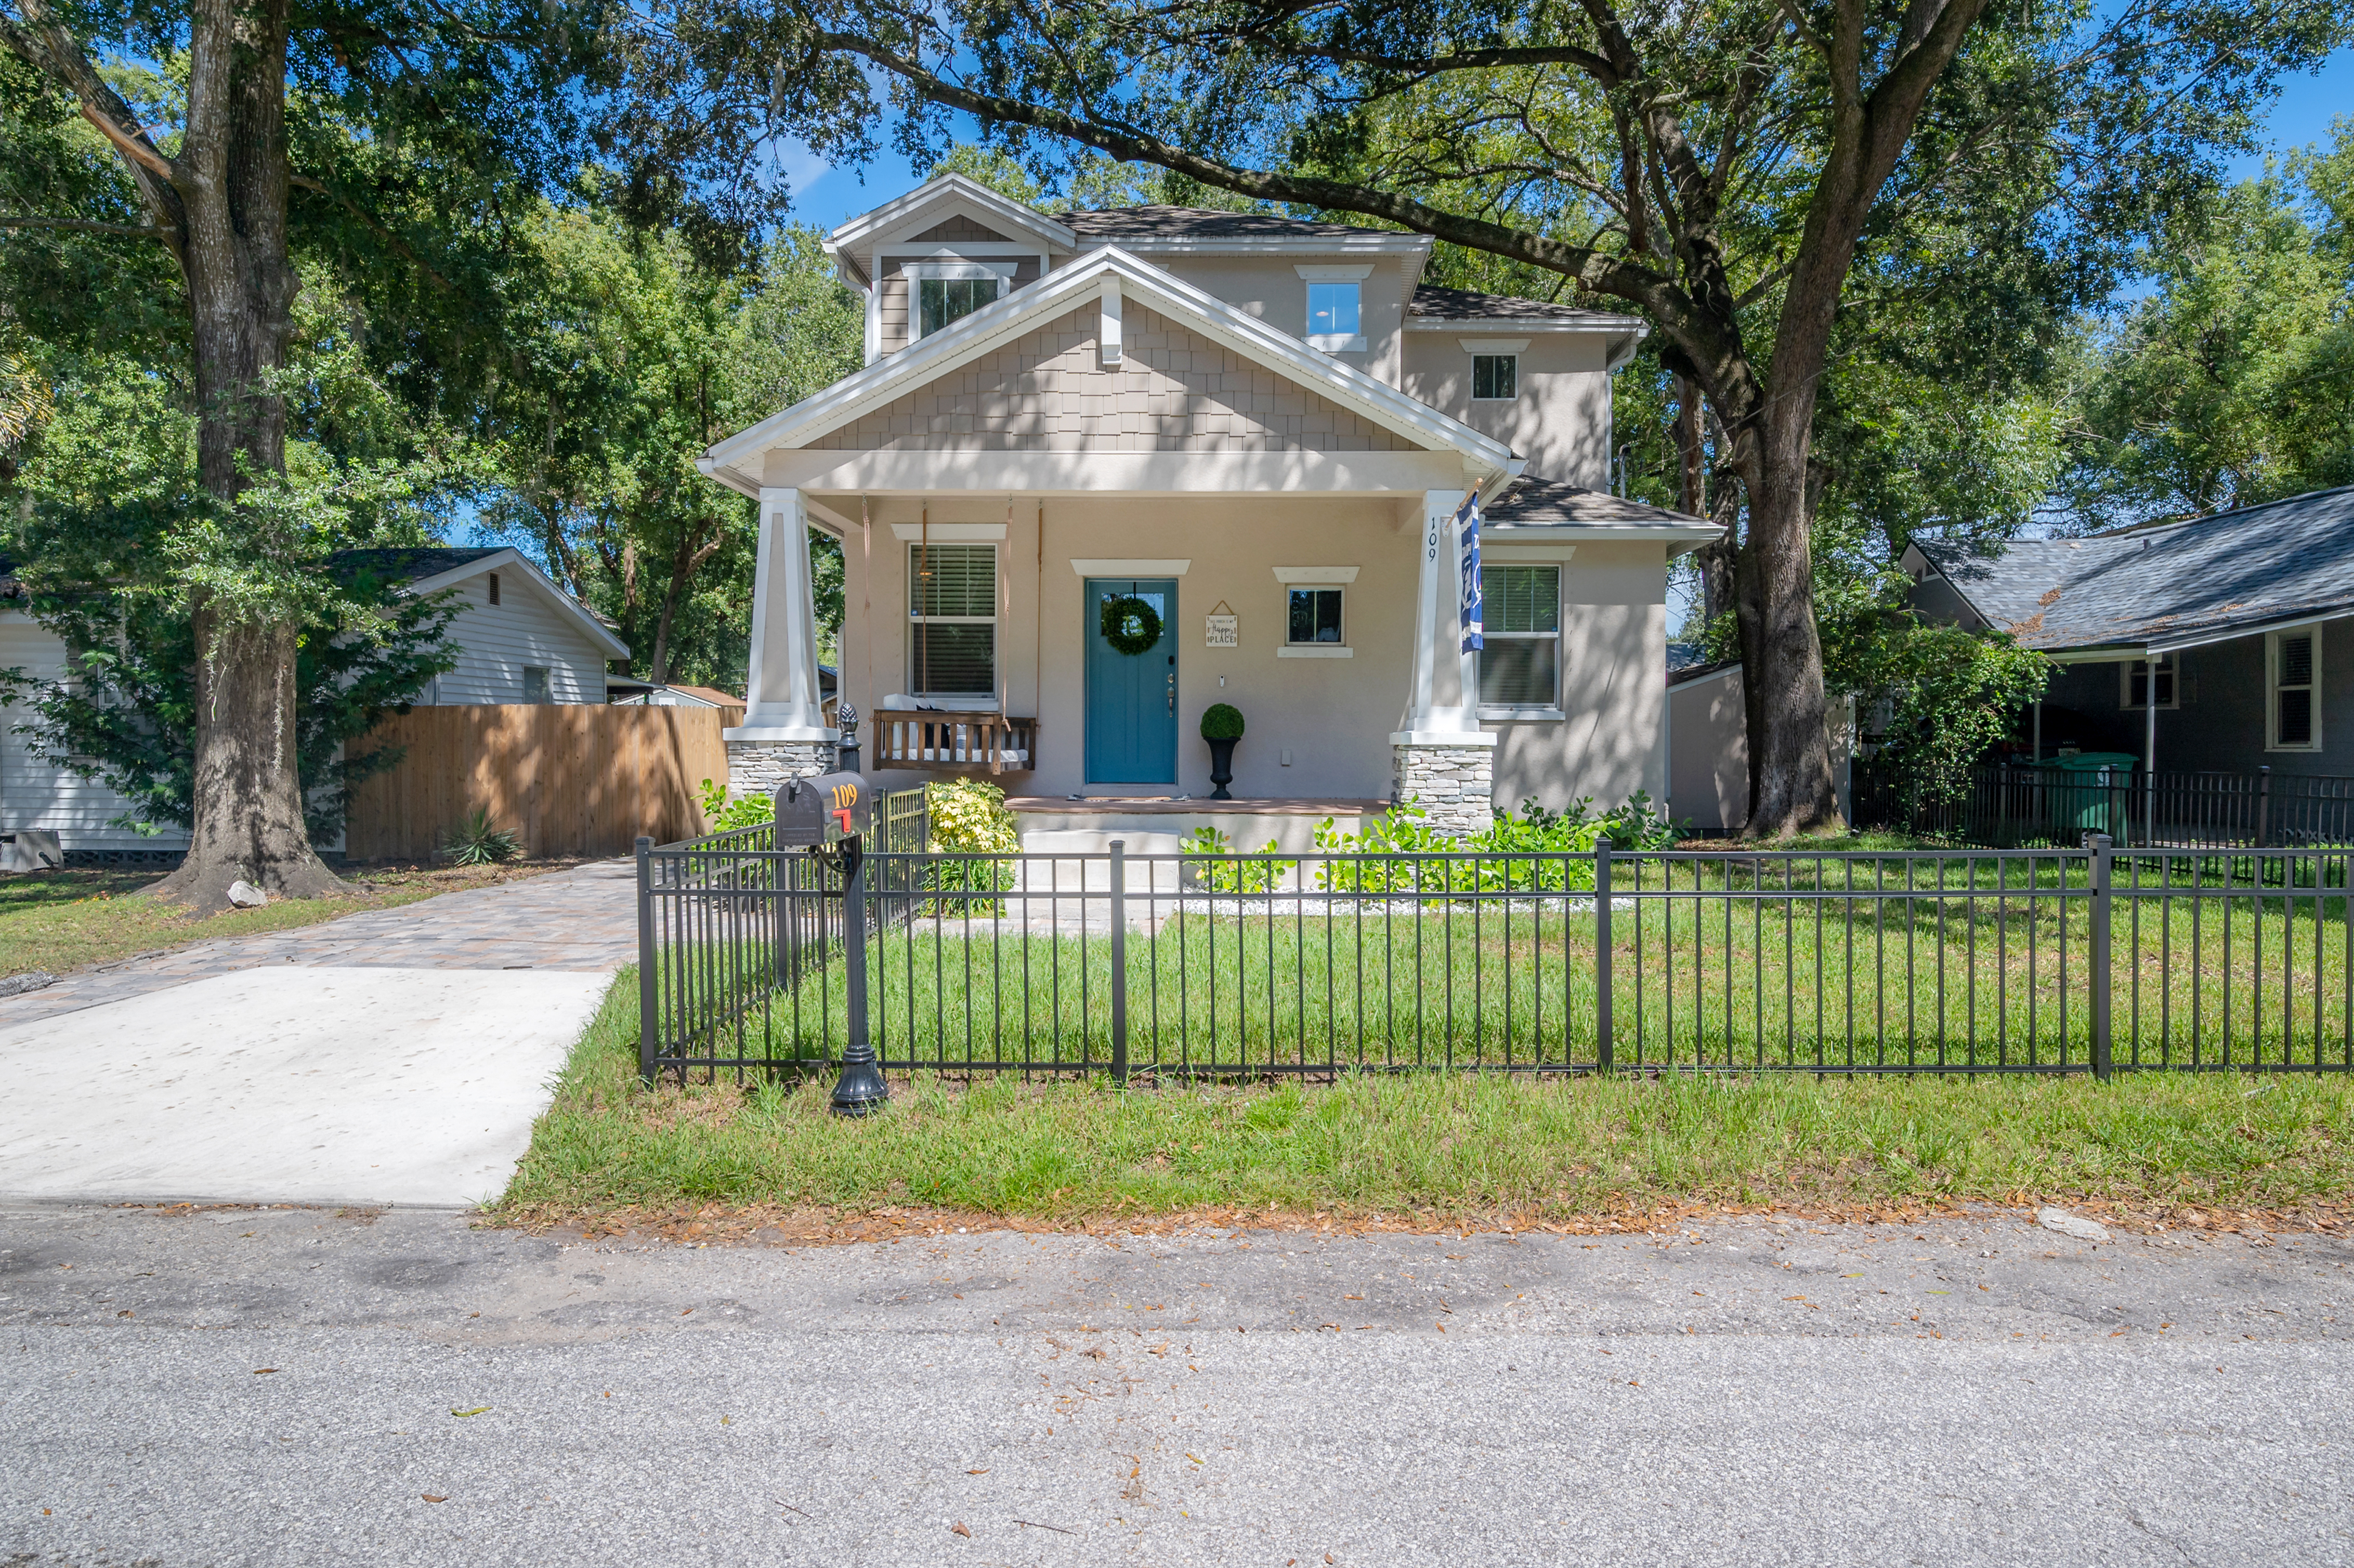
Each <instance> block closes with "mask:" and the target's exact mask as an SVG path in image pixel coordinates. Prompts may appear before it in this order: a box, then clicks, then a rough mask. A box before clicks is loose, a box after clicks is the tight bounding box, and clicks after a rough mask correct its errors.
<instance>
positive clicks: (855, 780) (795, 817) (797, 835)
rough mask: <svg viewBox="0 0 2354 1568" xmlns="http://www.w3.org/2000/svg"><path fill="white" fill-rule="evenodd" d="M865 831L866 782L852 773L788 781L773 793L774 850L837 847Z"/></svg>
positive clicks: (827, 774)
mask: <svg viewBox="0 0 2354 1568" xmlns="http://www.w3.org/2000/svg"><path fill="white" fill-rule="evenodd" d="M865 832H866V781H865V780H864V779H861V778H859V777H858V775H857V774H855V773H821V774H819V775H818V776H817V777H816V778H814V779H788V780H786V782H785V786H784V788H782V789H779V790H778V791H777V847H778V848H779V849H787V848H790V847H794V846H798V845H822V844H838V843H840V842H842V841H843V840H844V839H854V838H860V837H863V836H864V834H865Z"/></svg>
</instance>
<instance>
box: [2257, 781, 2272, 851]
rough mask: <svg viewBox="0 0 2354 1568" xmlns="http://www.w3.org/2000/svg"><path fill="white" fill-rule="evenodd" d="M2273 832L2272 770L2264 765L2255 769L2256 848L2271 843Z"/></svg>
mask: <svg viewBox="0 0 2354 1568" xmlns="http://www.w3.org/2000/svg"><path fill="white" fill-rule="evenodd" d="M2272 830H2273V770H2272V765H2271V764H2270V763H2266V764H2265V765H2264V767H2262V768H2257V769H2256V847H2257V848H2258V849H2262V848H2264V846H2265V845H2266V844H2268V843H2270V842H2272Z"/></svg>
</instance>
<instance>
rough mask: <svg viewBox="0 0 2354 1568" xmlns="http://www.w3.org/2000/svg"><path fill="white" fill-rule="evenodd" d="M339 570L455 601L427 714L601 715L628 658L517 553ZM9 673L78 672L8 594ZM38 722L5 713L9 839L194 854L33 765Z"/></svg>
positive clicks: (168, 833) (2, 661)
mask: <svg viewBox="0 0 2354 1568" xmlns="http://www.w3.org/2000/svg"><path fill="white" fill-rule="evenodd" d="M336 564H337V565H338V566H339V567H344V568H345V569H351V568H355V567H361V566H368V567H374V568H375V569H376V570H377V571H379V572H381V573H383V574H385V575H386V576H387V577H392V578H394V579H395V580H398V581H402V582H405V583H406V584H407V585H408V588H409V591H411V592H413V593H437V592H440V591H441V590H443V589H449V590H451V591H452V592H453V593H454V594H455V595H456V597H457V599H458V600H459V602H460V604H461V609H460V610H459V612H458V616H457V618H456V620H453V621H451V625H450V631H449V637H450V641H451V644H452V647H453V652H455V653H456V655H457V660H458V665H457V668H456V669H454V670H451V671H450V672H449V673H446V674H443V675H440V676H439V677H437V678H436V679H435V680H434V682H433V683H432V684H431V685H430V686H429V687H428V688H427V689H426V691H425V692H424V693H423V694H421V695H420V696H419V698H418V699H417V700H418V702H419V705H434V706H461V705H475V704H490V703H596V704H601V703H603V702H604V701H605V669H606V663H607V661H609V660H613V659H626V658H628V657H629V656H630V650H629V645H628V644H627V643H625V642H623V641H621V640H620V638H618V637H616V636H614V635H613V633H612V632H611V631H610V630H607V629H606V627H605V625H604V623H603V622H601V621H599V620H598V619H597V618H596V617H595V616H593V615H591V614H589V613H588V610H586V609H582V608H581V606H580V605H579V604H578V602H576V601H575V600H574V599H572V598H571V596H570V595H568V594H567V593H565V592H564V591H563V590H562V589H561V588H557V586H556V584H555V583H554V582H552V581H550V580H549V578H548V577H547V575H546V573H544V572H542V571H541V570H540V569H539V568H538V567H535V566H533V565H532V564H531V562H530V561H529V560H527V559H525V557H524V556H523V555H522V554H521V553H520V552H518V551H515V550H514V549H508V548H499V549H472V550H442V549H418V550H349V551H345V552H343V553H342V554H341V555H339V556H337V557H336ZM11 668H15V669H20V670H22V671H23V672H24V673H25V674H27V676H29V677H31V678H32V679H34V680H35V681H38V682H57V681H60V680H64V679H66V678H67V677H68V673H69V672H68V661H67V656H66V645H65V643H64V642H63V641H61V640H60V639H59V638H58V636H57V634H56V633H54V632H52V631H50V630H48V628H47V627H44V626H42V625H40V624H39V623H38V622H37V621H36V620H33V619H32V617H31V616H30V615H29V614H27V611H26V609H25V604H24V600H23V599H22V598H21V597H14V596H7V595H0V670H5V669H11ZM30 717H31V715H30V714H29V713H28V712H27V711H26V709H24V708H23V707H21V706H0V832H15V831H16V830H18V829H44V830H47V831H48V832H55V833H56V834H57V835H58V841H59V842H60V844H61V846H62V847H63V848H64V849H65V850H67V851H68V852H69V853H72V852H91V851H97V852H102V853H119V852H123V851H157V850H177V849H180V848H183V847H185V846H186V842H187V835H186V833H185V832H181V831H180V830H178V829H176V828H172V829H166V830H164V832H160V833H157V834H156V835H155V836H154V837H152V838H150V837H143V836H142V835H141V834H140V833H138V832H136V831H134V830H133V829H130V828H125V827H118V826H115V825H113V824H114V819H116V818H118V817H120V816H122V814H123V811H124V809H125V802H124V800H123V799H122V796H120V795H118V794H116V793H115V792H114V791H113V790H112V789H109V788H107V786H106V785H105V784H103V783H101V782H100V781H99V780H97V779H84V778H81V777H80V775H78V774H76V773H74V772H72V771H71V770H69V769H68V768H62V767H59V766H58V764H56V763H54V762H50V761H48V760H46V759H45V758H40V757H37V756H36V755H35V754H34V751H33V742H32V738H31V737H30V736H22V735H17V734H16V733H15V730H16V726H18V725H21V724H24V723H26V722H27V720H28V719H29V718H30Z"/></svg>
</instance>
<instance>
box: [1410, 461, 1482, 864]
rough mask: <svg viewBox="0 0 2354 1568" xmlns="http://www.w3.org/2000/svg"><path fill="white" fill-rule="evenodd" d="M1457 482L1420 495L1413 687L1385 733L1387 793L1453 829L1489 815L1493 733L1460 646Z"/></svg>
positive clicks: (1469, 827)
mask: <svg viewBox="0 0 2354 1568" xmlns="http://www.w3.org/2000/svg"><path fill="white" fill-rule="evenodd" d="M1462 503H1463V492H1462V491H1461V490H1430V491H1425V492H1424V493H1423V497H1422V543H1421V550H1422V559H1421V574H1420V575H1421V582H1420V590H1421V591H1420V594H1419V596H1418V598H1417V599H1416V605H1415V617H1414V633H1415V635H1414V692H1413V694H1412V698H1411V700H1410V701H1409V703H1408V704H1407V707H1406V721H1405V722H1406V726H1405V728H1404V729H1402V730H1400V731H1398V732H1397V733H1396V734H1394V735H1393V736H1390V755H1391V771H1390V799H1391V800H1392V801H1393V802H1394V803H1397V804H1403V803H1405V801H1407V800H1419V801H1420V802H1421V803H1422V806H1423V809H1424V810H1426V811H1427V812H1429V814H1430V823H1431V826H1433V827H1434V828H1437V830H1439V831H1440V832H1446V833H1451V834H1454V835H1456V836H1458V837H1461V836H1465V835H1468V834H1471V833H1476V832H1479V831H1480V830H1481V829H1483V828H1485V827H1486V826H1487V825H1488V824H1489V822H1490V821H1493V820H1494V814H1495V813H1494V797H1495V753H1496V737H1495V736H1492V735H1490V734H1488V733H1486V732H1485V731H1483V730H1481V729H1480V727H1479V686H1478V681H1479V677H1478V675H1477V674H1476V673H1475V671H1476V669H1477V662H1476V658H1475V656H1474V655H1471V654H1468V653H1465V652H1463V651H1462V650H1463V594H1462V571H1463V566H1462V541H1461V539H1459V538H1458V537H1457V535H1456V531H1455V526H1454V524H1455V512H1456V509H1457V508H1458V507H1459V506H1461V505H1462Z"/></svg>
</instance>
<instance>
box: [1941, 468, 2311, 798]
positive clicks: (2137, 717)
mask: <svg viewBox="0 0 2354 1568" xmlns="http://www.w3.org/2000/svg"><path fill="white" fill-rule="evenodd" d="M1904 566H1905V569H1906V570H1907V571H1909V572H1910V573H1911V574H1912V576H1913V578H1914V588H1913V591H1912V602H1913V605H1914V608H1915V609H1919V610H1920V611H1922V612H1923V613H1924V614H1925V615H1927V616H1929V617H1930V618H1932V619H1934V620H1946V621H1955V622H1959V623H1960V624H1962V625H1964V626H1967V627H1970V628H1973V629H1980V628H1987V629H1992V630H1998V631H2008V632H2009V633H2010V634H2011V635H2012V636H2014V637H2016V638H2017V639H2018V640H2019V641H2020V643H2021V644H2023V645H2024V646H2026V647H2029V648H2036V649H2041V650H2042V651H2043V652H2045V653H2047V654H2049V655H2050V656H2051V657H2052V659H2053V660H2054V661H2055V662H2058V663H2059V664H2060V665H2061V666H2062V668H2061V669H2060V670H2059V671H2058V672H2057V673H2055V675H2054V677H2053V679H2052V685H2051V688H2050V689H2049V690H2048V691H2047V692H2046V693H2045V694H2044V698H2043V701H2042V702H2041V704H2039V705H2038V706H2037V711H2036V714H2035V715H2034V716H2033V718H2032V719H2031V725H2030V733H2029V736H2028V737H2027V742H2026V744H2027V747H2028V748H2029V750H2030V751H2031V753H2032V754H2033V755H2034V756H2036V757H2050V756H2052V754H2053V753H2054V752H2056V751H2058V750H2059V749H2060V748H2062V747H2071V746H2073V747H2075V748H2077V749H2079V750H2084V751H2119V752H2128V753H2131V754H2132V755H2133V756H2135V757H2136V758H2140V759H2141V761H2142V763H2143V765H2144V766H2145V767H2146V768H2158V769H2162V770H2165V771H2168V772H2234V773H2246V772H2253V771H2254V770H2255V769H2256V768H2259V767H2270V768H2272V769H2273V770H2274V772H2275V773H2279V774H2337V775H2345V774H2354V487H2349V488H2347V489H2340V490H2324V491H2317V492H2314V493H2311V494H2308V495H2299V496H2296V497H2293V498H2291V499H2289V500H2286V501H2274V502H2270V503H2266V504H2264V505H2262V506H2249V507H2243V508H2242V509H2240V510H2238V511H2235V512H2225V513H2221V514H2218V515H2216V516H2212V517H2200V518H2194V519H2192V520H2190V521H2189V522H2182V523H2160V524H2148V525H2146V526H2142V527H2137V528H2125V529H2119V530H2117V531H2116V532H2115V533H2109V534H2098V535H2093V536H2092V537H2089V538H2083V539H2031V540H2025V539H2023V540H2020V541H2018V542H2016V543H2014V544H2012V545H2010V546H2009V547H2008V548H2006V549H2005V550H2004V551H2003V552H2002V553H2001V554H2000V555H1999V556H1993V557H1991V558H1989V557H1986V556H1974V555H1972V554H1970V553H1969V552H1968V551H1967V550H1966V549H1963V548H1960V547H1958V546H1947V545H1937V544H1915V545H1914V546H1913V547H1912V548H1911V549H1909V550H1907V551H1906V552H1905V555H1904ZM2153 672H2154V677H2153ZM2153 685H2155V688H2156V690H2155V693H2154V695H2155V698H2156V700H2155V702H2152V701H2151V700H2150V698H2151V697H2152V695H2153V693H2152V691H2151V687H2152V686H2153Z"/></svg>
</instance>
